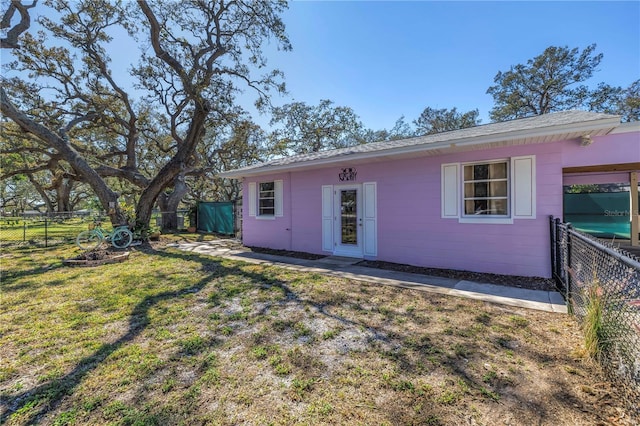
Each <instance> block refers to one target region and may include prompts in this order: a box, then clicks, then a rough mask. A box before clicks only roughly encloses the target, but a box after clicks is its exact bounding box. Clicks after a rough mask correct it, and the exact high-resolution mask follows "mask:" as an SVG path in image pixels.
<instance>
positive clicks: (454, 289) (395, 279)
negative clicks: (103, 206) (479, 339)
mask: <svg viewBox="0 0 640 426" xmlns="http://www.w3.org/2000/svg"><path fill="white" fill-rule="evenodd" d="M169 247H175V248H178V249H180V250H184V251H192V252H195V253H198V254H205V255H210V256H214V257H223V258H227V259H233V260H239V261H244V262H249V263H255V264H268V265H274V266H278V267H281V268H287V269H291V270H296V271H301V272H316V273H320V274H325V275H331V276H335V277H340V278H346V279H350V280H357V281H365V282H369V283H376V284H384V285H391V286H395V287H402V288H410V289H414V290H420V291H428V292H432V293H438V294H447V295H450V296H458V297H466V298H469V299H476V300H483V301H485V302H491V303H499V304H502V305H509V306H517V307H520V308H528V309H536V310H540V311H547V312H557V313H567V305H566V303H565V301H564V299H563V298H562V295H561V294H560V293H558V292H556V291H541V290H527V289H522V288H517V287H507V286H501V285H495V284H486V283H477V282H473V281H464V280H458V279H454V278H443V277H435V276H430V275H421V274H412V273H407V272H397V271H388V270H385V269H376V268H368V267H364V266H357V265H355V263H357V262H359V261H360V259H353V258H346V257H336V256H329V257H325V258H322V259H319V260H307V259H297V258H292V257H284V256H274V255H270V254H263V253H255V252H252V251H250V250H249V249H247V248H246V247H244V246H242V244H241V243H240V242H239V241H237V240H214V241H205V242H193V243H181V244H174V245H170V246H169Z"/></svg>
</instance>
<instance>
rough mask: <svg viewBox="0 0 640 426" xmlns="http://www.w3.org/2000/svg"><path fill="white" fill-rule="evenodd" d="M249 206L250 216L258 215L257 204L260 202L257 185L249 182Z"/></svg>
mask: <svg viewBox="0 0 640 426" xmlns="http://www.w3.org/2000/svg"><path fill="white" fill-rule="evenodd" d="M247 198H248V200H247V201H248V203H247V204H249V216H255V215H256V202H257V201H258V192H257V191H256V183H255V182H249V194H247Z"/></svg>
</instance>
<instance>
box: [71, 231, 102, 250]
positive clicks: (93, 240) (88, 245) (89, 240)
mask: <svg viewBox="0 0 640 426" xmlns="http://www.w3.org/2000/svg"><path fill="white" fill-rule="evenodd" d="M100 243H102V238H100V236H99V235H98V234H97V233H96V232H94V231H82V232H81V233H79V234H78V236H77V237H76V244H77V245H78V247H80V248H81V249H82V250H95V249H97V248H98V247H99V246H100Z"/></svg>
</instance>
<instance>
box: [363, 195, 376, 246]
mask: <svg viewBox="0 0 640 426" xmlns="http://www.w3.org/2000/svg"><path fill="white" fill-rule="evenodd" d="M362 192H363V195H364V197H363V199H364V200H363V201H364V202H363V203H362V204H363V207H364V210H363V212H362V213H363V214H362V216H363V221H364V255H365V256H377V255H378V223H377V221H378V213H377V208H378V206H377V200H376V197H377V193H376V192H377V188H376V183H375V182H365V183H363V184H362Z"/></svg>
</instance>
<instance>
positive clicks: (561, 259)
mask: <svg viewBox="0 0 640 426" xmlns="http://www.w3.org/2000/svg"><path fill="white" fill-rule="evenodd" d="M550 219H551V243H552V244H551V259H552V269H553V276H554V278H555V280H556V283H557V285H558V288H559V289H560V290H561V291H562V292H563V293H564V295H565V298H566V300H567V302H568V303H569V308H570V312H572V313H573V315H575V317H576V318H577V319H578V321H579V322H580V323H581V325H582V329H583V331H584V338H585V347H586V350H587V351H588V352H589V353H590V355H592V356H593V357H594V358H596V359H597V360H598V361H599V362H600V363H601V365H602V366H603V368H604V370H605V371H606V372H607V374H609V375H610V376H611V377H612V378H613V379H614V380H615V381H616V382H618V383H619V384H620V387H621V388H622V389H624V391H625V394H626V395H627V397H628V402H629V403H630V407H631V408H632V409H633V410H635V411H636V413H637V414H640V406H639V405H638V401H640V262H639V259H638V258H637V257H635V256H634V255H632V254H630V253H627V252H626V251H624V250H622V249H620V248H619V247H616V246H615V245H614V244H612V243H608V242H604V241H602V240H598V239H596V238H595V237H592V236H590V235H587V234H584V233H582V232H578V231H576V230H575V229H573V228H572V226H571V224H568V223H562V222H561V221H560V219H554V218H553V217H552V218H550Z"/></svg>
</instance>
